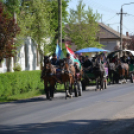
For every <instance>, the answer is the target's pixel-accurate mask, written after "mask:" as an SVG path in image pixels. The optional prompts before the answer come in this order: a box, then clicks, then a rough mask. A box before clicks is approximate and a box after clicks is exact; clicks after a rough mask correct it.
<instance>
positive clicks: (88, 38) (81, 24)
mask: <svg viewBox="0 0 134 134" xmlns="http://www.w3.org/2000/svg"><path fill="white" fill-rule="evenodd" d="M85 6H86V5H85V4H83V3H82V0H81V1H79V4H78V6H77V7H76V10H74V9H71V10H70V15H69V19H68V25H67V26H66V33H67V36H68V37H69V38H70V39H71V41H72V42H73V43H75V45H77V49H81V48H83V47H101V46H102V45H101V44H99V43H98V42H97V41H96V34H97V32H98V31H99V27H98V23H97V21H98V20H99V19H100V15H99V14H98V13H93V11H92V9H91V8H90V7H88V9H87V10H85Z"/></svg>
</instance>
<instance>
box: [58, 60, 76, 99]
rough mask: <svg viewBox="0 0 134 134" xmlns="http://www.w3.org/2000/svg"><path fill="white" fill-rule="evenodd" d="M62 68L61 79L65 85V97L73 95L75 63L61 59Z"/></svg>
mask: <svg viewBox="0 0 134 134" xmlns="http://www.w3.org/2000/svg"><path fill="white" fill-rule="evenodd" d="M59 65H60V69H61V79H62V83H63V84H64V87H65V97H66V98H67V97H71V96H72V86H73V85H75V73H76V72H75V68H74V66H73V65H68V63H67V62H66V59H61V60H59Z"/></svg>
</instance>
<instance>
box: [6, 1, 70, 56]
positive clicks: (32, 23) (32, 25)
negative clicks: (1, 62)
mask: <svg viewBox="0 0 134 134" xmlns="http://www.w3.org/2000/svg"><path fill="white" fill-rule="evenodd" d="M3 1H4V0H3ZM14 1H15V0H11V1H10V0H7V1H6V6H7V7H8V10H9V12H10V11H11V12H12V13H13V11H16V12H17V16H18V17H17V22H18V25H19V27H20V29H21V32H20V34H19V36H17V42H16V44H18V45H20V44H22V41H24V40H22V39H24V38H26V37H28V36H29V37H31V38H32V39H33V40H34V41H36V42H37V44H38V45H39V46H41V47H42V48H44V52H45V54H46V53H48V52H50V51H55V48H56V42H57V39H58V2H57V0H22V2H20V0H17V2H16V3H14ZM68 2H69V0H62V22H63V23H62V26H63V27H64V25H65V22H66V21H67V15H68V12H67V6H68V5H67V4H68ZM14 4H15V5H14ZM18 7H19V8H18ZM18 9H19V10H18ZM64 35H65V33H64V30H63V36H64ZM47 38H50V39H51V42H50V45H48V43H47V42H46V40H45V39H47ZM38 49H40V47H38Z"/></svg>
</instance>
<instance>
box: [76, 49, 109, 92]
mask: <svg viewBox="0 0 134 134" xmlns="http://www.w3.org/2000/svg"><path fill="white" fill-rule="evenodd" d="M91 52H92V53H95V52H108V50H104V49H98V48H84V49H81V50H79V51H77V53H91ZM101 66H103V65H102V64H101V63H94V66H93V67H92V70H90V71H89V70H83V80H82V89H83V90H85V88H86V86H87V85H89V83H90V82H93V81H95V83H96V89H99V88H100V90H102V89H106V88H107V77H108V67H107V66H105V67H103V69H102V67H101ZM104 76H105V77H104ZM99 85H100V87H99Z"/></svg>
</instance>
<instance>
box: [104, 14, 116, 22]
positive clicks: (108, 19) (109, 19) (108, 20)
mask: <svg viewBox="0 0 134 134" xmlns="http://www.w3.org/2000/svg"><path fill="white" fill-rule="evenodd" d="M115 17H116V14H115V15H114V16H113V17H112V18H110V19H108V20H106V21H105V22H107V21H109V20H111V19H113V18H115Z"/></svg>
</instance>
